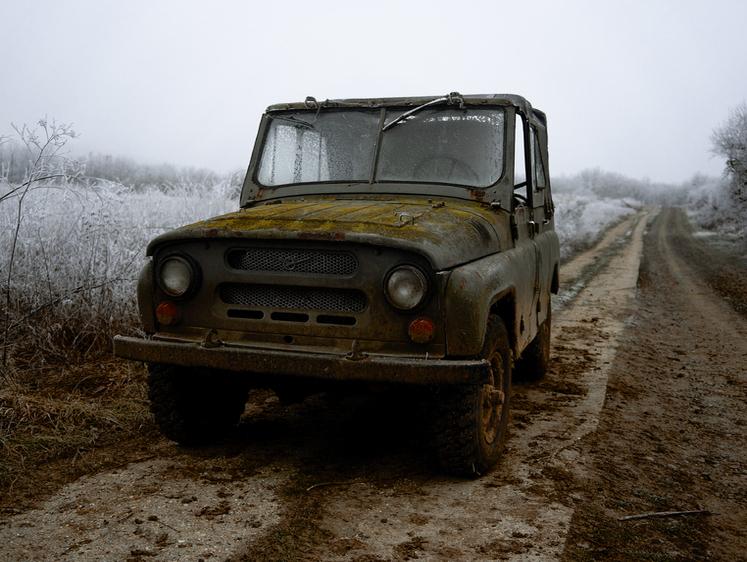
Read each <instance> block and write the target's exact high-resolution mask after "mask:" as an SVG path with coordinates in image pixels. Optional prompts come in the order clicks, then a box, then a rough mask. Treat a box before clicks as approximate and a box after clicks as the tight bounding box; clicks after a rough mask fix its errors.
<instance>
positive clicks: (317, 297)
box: [220, 284, 366, 312]
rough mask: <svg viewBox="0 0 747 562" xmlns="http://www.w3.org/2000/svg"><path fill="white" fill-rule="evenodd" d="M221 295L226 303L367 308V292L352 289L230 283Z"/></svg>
mask: <svg viewBox="0 0 747 562" xmlns="http://www.w3.org/2000/svg"><path fill="white" fill-rule="evenodd" d="M220 299H221V300H222V301H223V302H224V303H226V304H233V305H240V306H257V307H266V308H285V309H295V310H331V311H335V312H362V311H363V310H364V309H365V308H366V295H365V294H364V293H362V292H360V291H355V290H349V289H344V290H340V289H320V288H316V287H278V286H275V285H244V284H226V285H222V286H221V288H220Z"/></svg>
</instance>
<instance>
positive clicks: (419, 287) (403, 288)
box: [384, 265, 428, 310]
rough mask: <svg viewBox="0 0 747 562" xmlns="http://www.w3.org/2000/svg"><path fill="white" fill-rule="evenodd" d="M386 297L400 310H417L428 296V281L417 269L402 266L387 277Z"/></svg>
mask: <svg viewBox="0 0 747 562" xmlns="http://www.w3.org/2000/svg"><path fill="white" fill-rule="evenodd" d="M384 295H385V296H386V298H387V300H388V301H389V303H390V304H391V305H392V306H393V307H395V308H398V309H400V310H410V309H413V308H416V307H418V306H420V305H421V304H422V303H423V301H425V298H426V297H427V296H428V280H427V279H426V278H425V275H423V272H422V271H420V270H419V269H418V268H417V267H415V266H412V265H401V266H399V267H397V268H396V269H393V270H392V271H390V272H389V274H388V275H387V276H386V279H385V280H384Z"/></svg>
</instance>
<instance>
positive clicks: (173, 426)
mask: <svg viewBox="0 0 747 562" xmlns="http://www.w3.org/2000/svg"><path fill="white" fill-rule="evenodd" d="M240 205H241V208H240V210H239V211H237V212H236V213H232V214H229V215H225V216H220V217H216V218H212V219H210V220H206V221H204V222H200V223H197V224H193V225H189V226H185V227H182V228H179V229H177V230H174V231H171V232H168V233H166V234H163V235H161V236H159V237H157V238H156V239H155V240H153V241H152V242H151V243H150V244H149V246H148V249H147V256H148V259H149V261H148V263H147V265H146V266H145V268H144V269H143V271H142V273H141V275H140V279H139V282H138V288H137V295H138V303H139V312H140V317H141V319H142V324H143V328H144V331H145V333H146V337H145V338H143V339H139V338H131V337H121V336H118V337H117V338H115V341H114V346H115V353H116V354H117V355H119V356H120V357H126V358H130V359H135V360H138V361H145V362H147V364H148V368H149V381H148V382H149V397H150V400H151V410H152V411H153V413H154V414H155V419H156V422H157V423H158V425H159V426H160V428H161V430H162V431H163V433H164V434H165V435H166V436H167V437H169V438H170V439H172V440H174V441H177V442H180V443H184V444H200V443H205V442H207V441H210V440H214V439H216V438H218V437H220V436H221V434H222V433H225V432H226V431H227V430H228V429H230V427H231V426H233V425H234V424H236V423H237V422H238V420H239V417H240V416H241V415H242V413H243V411H244V406H245V402H246V400H247V393H248V391H249V389H250V388H271V389H273V390H274V391H275V392H276V393H277V395H278V397H279V398H280V400H281V401H282V402H283V403H293V402H297V401H300V400H303V398H305V397H306V396H308V395H310V394H313V393H315V392H319V391H323V390H328V389H330V388H336V389H358V388H366V387H377V388H381V387H392V386H397V387H399V388H402V389H404V388H405V387H409V388H410V389H412V388H418V389H420V390H421V392H419V393H416V394H417V395H418V396H421V397H422V400H423V402H424V404H425V405H426V411H427V412H428V415H429V417H430V421H429V425H430V426H431V427H432V429H433V443H434V446H435V449H436V452H437V454H438V456H439V459H440V462H441V464H442V466H443V467H444V469H445V470H446V471H448V472H451V473H455V474H464V475H473V474H476V473H477V474H480V473H484V472H485V471H487V470H488V469H489V468H490V467H491V466H492V465H493V464H495V462H496V461H497V460H498V458H499V457H500V455H501V452H502V448H503V443H504V441H505V438H506V430H507V425H508V417H509V409H510V402H511V379H512V375H513V376H514V377H524V378H526V379H538V378H540V377H542V376H543V375H544V373H545V371H546V369H547V365H548V359H549V347H550V323H551V311H550V293H553V292H557V289H558V262H559V246H558V238H557V235H556V234H555V232H554V223H553V202H552V195H551V191H550V178H549V175H548V154H547V129H546V119H545V115H544V114H543V113H542V112H540V111H538V110H536V109H533V108H532V106H531V105H530V104H529V102H527V101H526V100H525V99H524V98H522V97H520V96H516V95H479V96H462V95H460V94H458V93H452V94H449V95H448V96H444V97H437V98H434V97H426V98H392V99H348V100H327V101H324V102H317V101H316V100H315V99H313V98H307V99H306V101H304V102H302V103H290V104H281V105H274V106H271V107H269V108H268V109H267V111H266V112H265V114H264V116H263V118H262V121H261V124H260V128H259V134H258V136H257V141H256V144H255V148H254V151H253V154H252V157H251V163H250V165H249V169H248V172H247V175H246V180H245V182H244V185H243V190H242V193H241V200H240ZM514 366H515V367H516V372H515V373H512V371H513V369H514Z"/></svg>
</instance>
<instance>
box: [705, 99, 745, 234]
mask: <svg viewBox="0 0 747 562" xmlns="http://www.w3.org/2000/svg"><path fill="white" fill-rule="evenodd" d="M711 143H712V144H713V147H712V149H711V150H712V152H713V153H714V154H715V155H716V156H721V157H723V158H725V159H726V170H725V175H726V177H727V179H728V180H729V186H730V190H729V192H730V193H729V195H730V197H731V199H732V201H731V203H732V205H734V206H735V207H736V208H738V209H739V211H741V212H740V215H741V216H742V218H743V221H744V222H745V223H747V103H745V102H742V103H741V104H740V105H738V106H736V107H733V108H731V110H730V111H729V117H728V118H727V119H726V121H724V123H722V124H721V125H720V126H719V127H717V128H716V129H715V130H714V131H713V134H712V135H711Z"/></svg>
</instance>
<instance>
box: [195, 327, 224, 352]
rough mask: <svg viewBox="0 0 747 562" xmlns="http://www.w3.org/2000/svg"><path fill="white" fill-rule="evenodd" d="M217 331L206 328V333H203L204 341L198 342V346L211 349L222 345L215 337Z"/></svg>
mask: <svg viewBox="0 0 747 562" xmlns="http://www.w3.org/2000/svg"><path fill="white" fill-rule="evenodd" d="M217 335H218V332H216V331H215V330H214V329H211V330H208V333H207V334H205V341H204V342H202V343H201V344H200V347H204V348H206V349H212V348H214V347H220V346H222V345H223V341H222V340H220V339H219V338H217V337H216V336H217Z"/></svg>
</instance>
